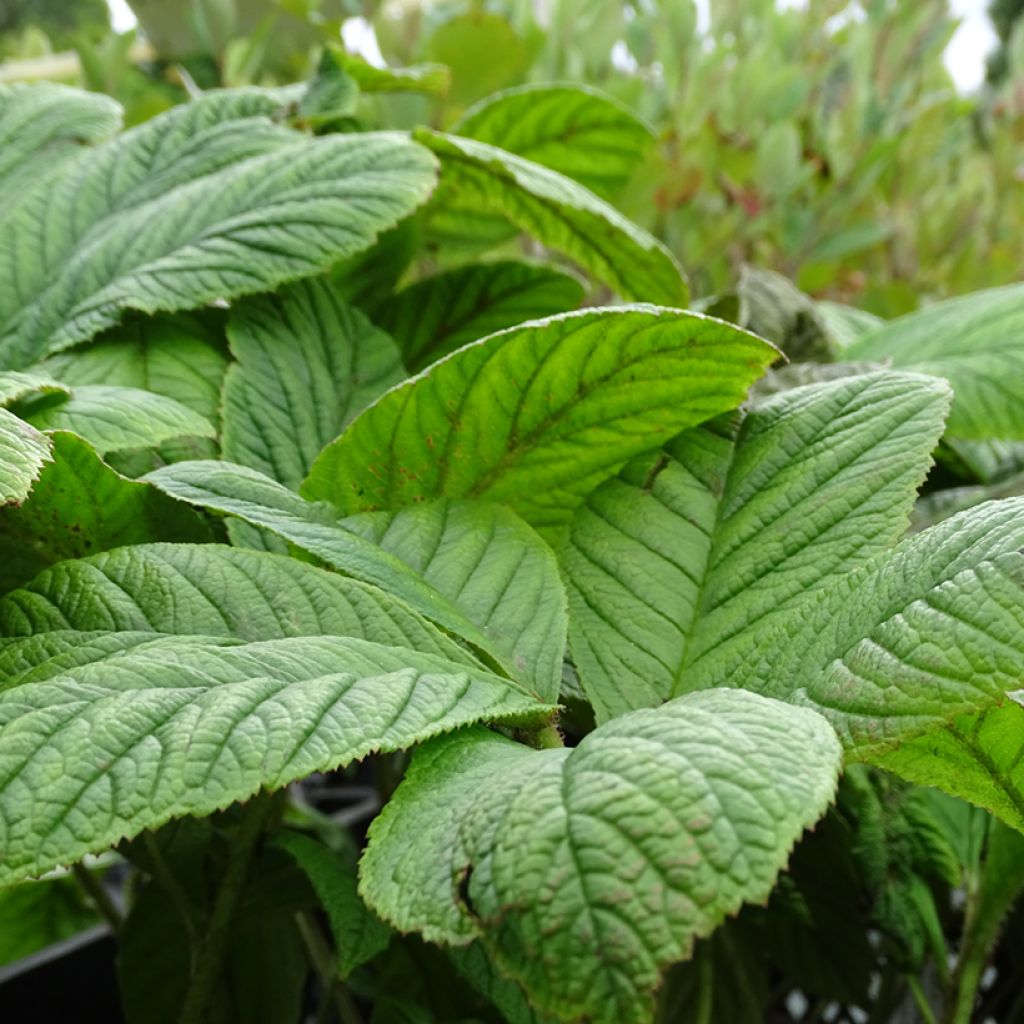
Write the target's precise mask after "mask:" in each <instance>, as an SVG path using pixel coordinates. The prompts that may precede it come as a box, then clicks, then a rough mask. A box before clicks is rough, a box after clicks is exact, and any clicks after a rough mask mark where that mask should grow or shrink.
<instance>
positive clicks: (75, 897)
mask: <svg viewBox="0 0 1024 1024" xmlns="http://www.w3.org/2000/svg"><path fill="white" fill-rule="evenodd" d="M99 923H100V922H99V919H98V918H97V916H96V912H95V911H94V910H93V909H92V907H90V906H89V904H88V903H87V902H86V900H85V898H84V896H83V894H82V890H81V887H80V886H79V884H78V882H77V881H76V880H75V879H74V878H70V877H65V878H51V879H48V880H47V881H45V882H31V883H29V884H26V885H19V886H16V887H15V888H13V889H5V890H3V891H2V892H0V967H3V966H5V965H6V964H8V963H10V962H11V961H12V960H20V959H21V958H22V957H25V956H29V955H30V954H32V953H37V952H39V950H41V949H44V948H45V947H46V946H50V945H53V944H54V943H57V942H61V941H63V940H64V939H70V938H71V937H72V936H74V935H78V934H79V933H80V932H84V931H85V930H86V929H87V928H89V927H90V926H92V925H97V924H99Z"/></svg>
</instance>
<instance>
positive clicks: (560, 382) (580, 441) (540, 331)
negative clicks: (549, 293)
mask: <svg viewBox="0 0 1024 1024" xmlns="http://www.w3.org/2000/svg"><path fill="white" fill-rule="evenodd" d="M776 354H777V353H776V350H775V349H774V348H772V347H771V346H770V345H769V344H768V343H767V342H764V341H761V340H760V339H758V338H755V337H754V336H753V335H750V334H747V333H746V332H744V331H741V330H739V329H738V328H736V327H733V326H731V325H729V324H726V323H723V322H721V321H717V320H712V319H709V318H707V317H702V316H700V315H698V314H694V313H683V312H679V311H674V310H666V309H659V308H657V307H652V306H632V307H624V308H614V309H602V310H585V311H582V312H579V313H568V314H563V315H562V316H557V317H551V318H550V319H548V320H538V321H533V322H531V323H527V324H524V325H522V326H520V327H516V328H512V329H510V330H507V331H503V332H501V333H499V334H494V335H491V336H490V337H489V338H485V339H484V340H482V341H480V342H478V343H477V344H475V345H469V346H467V347H466V348H463V349H461V350H459V351H458V352H457V353H454V354H453V355H452V356H451V357H450V358H448V359H446V360H443V361H442V362H440V363H437V364H435V365H434V366H432V367H430V368H429V369H428V370H426V371H425V372H424V373H422V374H421V375H420V376H419V377H416V378H414V379H412V380H410V381H407V382H406V383H404V384H402V385H400V386H399V387H397V388H394V389H392V390H391V391H389V392H388V393H387V394H386V395H384V397H383V398H381V399H380V400H379V401H378V402H377V403H376V404H374V405H373V406H371V407H370V408H369V409H368V410H367V411H366V412H365V413H363V415H362V416H360V417H359V418H358V419H357V420H356V421H355V422H354V423H353V424H352V425H351V426H350V427H349V428H348V430H347V431H346V432H345V433H344V434H343V435H342V436H341V437H340V438H339V439H338V440H337V441H335V442H334V443H332V444H330V445H328V446H327V447H326V448H325V449H324V451H323V453H322V454H321V455H320V457H319V458H318V459H317V461H316V462H315V463H314V465H313V469H312V470H311V472H310V475H309V477H308V478H307V480H306V482H305V484H304V485H303V492H304V493H305V494H306V495H307V496H308V497H310V498H314V499H321V500H326V501H330V502H331V503H333V504H334V505H335V506H336V507H337V508H339V509H340V510H341V511H342V512H359V511H364V510H372V509H381V508H384V509H387V508H391V509H393V508H398V507H401V506H403V505H408V504H412V503H414V502H417V501H422V500H424V499H427V498H435V497H442V496H450V497H470V498H482V499H486V500H490V501H495V502H500V503H502V504H506V505H509V506H510V507H512V508H513V509H514V510H515V511H516V512H518V513H519V514H520V515H521V516H522V517H523V518H524V519H526V521H527V522H529V523H530V524H531V525H533V526H535V527H538V528H549V529H557V528H559V527H561V526H563V525H564V524H565V523H566V521H567V520H568V519H569V517H570V516H571V513H572V510H573V508H575V506H577V505H578V504H579V503H580V502H581V501H582V499H583V498H584V496H585V495H586V494H587V493H588V492H589V491H591V490H593V489H594V487H596V486H597V485H598V484H600V483H601V482H602V481H603V480H605V479H607V478H608V477H610V476H612V475H613V474H614V473H616V472H617V471H618V469H619V468H620V467H621V466H622V465H623V464H624V463H625V462H626V461H627V460H628V459H629V458H631V457H633V456H635V455H637V454H639V453H640V452H642V451H645V450H647V449H650V448H653V447H654V446H656V445H658V444H660V443H662V442H663V441H665V440H667V439H668V438H669V437H671V436H673V435H675V434H676V433H678V432H679V431H680V430H682V429H684V428H686V427H688V426H692V425H695V424H697V423H700V422H702V421H703V420H706V419H708V418H710V417H711V416H714V415H716V414H718V413H721V412H724V411H725V410H727V409H731V408H733V407H734V406H736V405H738V404H739V403H740V402H741V401H742V400H743V397H744V395H745V394H746V391H747V388H748V387H749V386H750V384H751V383H752V381H754V380H755V379H756V378H757V377H758V375H759V374H760V373H761V371H762V369H763V368H764V366H765V365H766V364H767V363H769V362H771V360H772V359H773V358H774V357H775V356H776Z"/></svg>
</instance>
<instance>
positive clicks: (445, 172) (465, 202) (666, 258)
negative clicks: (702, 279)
mask: <svg viewBox="0 0 1024 1024" xmlns="http://www.w3.org/2000/svg"><path fill="white" fill-rule="evenodd" d="M413 136H414V138H415V139H416V140H417V141H418V142H420V143H422V144H423V145H424V146H426V147H427V148H428V149H431V150H432V151H433V152H434V153H436V154H437V155H438V157H440V159H441V167H442V187H443V189H445V190H446V191H447V192H449V193H450V194H451V195H453V196H454V197H455V199H456V201H457V202H458V204H459V210H460V213H461V214H462V215H463V216H464V217H469V218H470V219H471V218H472V216H473V213H474V211H480V212H481V213H484V214H489V215H491V216H500V217H503V218H505V219H507V220H508V221H510V222H511V223H512V224H513V225H515V227H517V228H519V229H520V230H521V231H525V232H527V233H528V234H530V235H533V236H534V237H535V238H536V239H537V240H538V241H540V242H542V243H543V244H544V245H546V246H547V247H548V248H549V249H553V250H554V251H556V252H560V253H562V254H563V255H564V256H567V257H568V258H569V259H571V260H572V261H573V262H574V263H576V264H578V265H579V266H580V267H582V268H583V269H584V270H586V271H587V272H588V273H590V274H593V275H594V277H596V278H597V279H598V280H599V281H601V282H602V283H604V284H606V285H608V286H609V287H610V288H612V289H614V291H616V292H617V293H618V294H619V295H620V296H622V298H624V299H627V300H629V299H639V300H643V301H645V302H658V303H662V304H664V305H666V306H685V305H686V303H687V301H688V299H689V289H688V288H687V285H686V280H685V278H684V276H683V272H682V270H681V269H680V267H679V265H678V264H677V263H676V261H675V258H674V257H673V256H672V254H671V253H670V252H669V251H668V249H666V248H665V247H664V246H663V245H662V244H661V242H659V241H658V240H657V239H655V238H654V237H653V236H652V235H649V234H647V232H646V231H644V230H642V229H641V228H639V227H637V226H636V225H635V224H633V223H632V222H631V221H629V220H627V219H626V218H625V217H623V216H622V214H621V213H619V212H618V210H616V209H615V208H614V207H613V206H610V205H609V204H608V203H606V202H605V201H604V200H603V199H599V198H598V197H597V196H595V195H594V193H593V192H590V191H588V190H587V189H586V188H584V187H583V186H582V185H580V184H578V183H577V182H575V181H573V180H572V179H571V178H567V177H565V176H564V175H562V174H559V173H558V172H557V171H552V170H550V169H549V168H547V167H543V166H542V165H541V164H537V163H533V161H531V160H525V159H523V157H520V156H516V155H514V154H513V153H507V152H505V151H504V150H502V149H498V148H497V147H496V146H490V145H488V144H487V143H485V142H477V141H476V140H475V139H464V138H460V137H459V136H457V135H445V134H443V133H441V132H435V131H432V130H430V129H429V128H418V129H416V131H415V132H414V133H413ZM443 195H444V193H441V196H442V198H443ZM439 202H440V200H439Z"/></svg>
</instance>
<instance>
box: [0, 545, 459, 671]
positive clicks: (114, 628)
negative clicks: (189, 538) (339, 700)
mask: <svg viewBox="0 0 1024 1024" xmlns="http://www.w3.org/2000/svg"><path fill="white" fill-rule="evenodd" d="M67 630H78V631H81V632H95V631H97V630H107V631H110V632H118V633H147V632H148V633H159V634H164V633H166V634H171V635H177V636H206V637H211V636H223V637H232V638H234V639H237V640H271V639H276V638H279V637H289V636H320V635H327V636H350V637H356V638H362V639H364V640H373V641H374V642H376V643H382V644H388V645H389V646H392V647H408V648H410V649H412V650H419V651H424V652H426V653H430V654H437V655H440V656H443V657H446V658H448V659H449V660H451V661H460V660H462V661H465V662H466V663H467V664H470V665H473V664H477V663H476V662H475V661H474V659H473V658H472V656H471V655H470V654H469V652H468V651H466V650H465V649H463V648H460V647H459V646H458V645H457V644H456V643H455V642H454V641H452V640H450V639H449V638H448V637H446V636H445V635H444V634H443V633H441V632H440V631H438V630H437V629H435V628H434V627H432V626H431V625H429V623H427V622H426V621H424V620H423V619H422V618H421V617H420V616H418V615H416V614H415V612H413V611H411V610H410V609H409V608H407V607H406V606H405V605H404V604H402V603H401V602H400V601H398V600H396V599H395V598H393V597H391V596H390V595H389V594H386V593H385V592H384V591H382V590H380V589H378V588H377V587H372V586H369V585H368V584H366V583H361V582H359V581H357V580H353V579H349V578H346V577H344V576H339V575H337V574H336V573H332V572H327V571H325V570H323V569H318V568H316V567H315V566H312V565H309V564H308V563H305V562H299V561H296V560H295V559H294V558H288V557H286V556H284V555H273V554H267V553H266V552H257V551H245V550H242V549H240V548H231V547H223V546H221V545H217V544H198V545H195V544H141V545H133V546H130V547H123V548H118V549H116V550H114V551H107V552H103V553H101V554H98V555H93V556H91V557H90V558H85V559H81V560H76V559H71V560H67V561H63V562H59V563H58V564H57V565H54V566H53V567H51V568H50V569H47V570H46V571H45V572H43V573H41V574H40V575H39V576H37V577H36V578H35V579H34V580H32V581H31V582H30V583H27V584H25V586H24V587H22V588H20V589H18V590H14V591H12V592H11V593H9V594H7V595H6V596H4V597H2V598H0V636H2V637H4V638H5V639H2V640H0V648H2V647H4V646H6V645H7V643H8V642H9V641H10V640H11V639H13V638H17V637H30V636H33V635H34V636H42V635H43V634H47V633H53V632H64V631H67ZM56 639H57V643H56V644H55V645H54V648H53V651H54V653H59V651H60V649H61V648H62V647H63V644H64V640H65V639H66V638H65V637H63V636H61V637H58V638H56ZM130 642H134V641H130Z"/></svg>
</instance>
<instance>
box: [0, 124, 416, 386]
mask: <svg viewBox="0 0 1024 1024" xmlns="http://www.w3.org/2000/svg"><path fill="white" fill-rule="evenodd" d="M172 113H173V112H172ZM171 117H172V114H167V115H164V117H162V118H156V119H154V120H153V121H151V122H149V123H148V124H147V125H145V126H143V127H142V128H140V129H137V130H136V131H137V133H138V134H136V133H133V132H128V133H126V134H125V135H124V136H122V137H121V139H119V140H116V141H115V142H114V143H111V144H110V146H109V147H106V148H102V149H101V150H97V151H96V152H95V153H86V154H84V155H83V156H82V157H81V158H79V159H78V160H76V161H75V162H74V163H73V164H70V165H68V166H67V167H66V168H65V169H64V170H63V171H62V172H61V176H60V179H59V180H57V181H56V182H55V183H54V185H53V188H52V189H50V190H47V191H48V195H47V197H46V198H47V199H48V200H50V202H49V203H48V204H47V206H46V210H45V213H46V215H45V217H41V216H40V214H41V212H42V211H41V210H40V209H39V208H38V207H37V205H36V204H35V203H33V202H26V203H23V204H22V206H21V207H19V209H18V210H16V211H15V215H14V217H13V218H12V220H10V221H9V222H7V223H6V224H0V249H2V250H3V252H4V253H5V255H6V256H7V257H8V258H9V259H10V260H11V261H12V262H16V264H17V266H18V273H17V275H16V277H15V279H14V281H13V282H10V283H8V284H7V285H6V286H4V285H0V363H2V364H3V365H7V366H11V367H13V368H18V367H20V366H22V365H24V364H25V363H26V362H31V361H33V360H35V359H38V358H40V357H42V356H45V355H47V354H51V353H53V352H55V351H58V350H60V349H63V348H67V347H69V346H71V345H73V344H75V343H76V342H80V341H84V340H86V339H88V338H89V337H91V336H92V335H94V334H96V333H97V332H98V331H100V330H102V329H103V328H104V327H109V326H111V325H112V324H114V323H116V322H117V320H118V318H119V317H120V315H121V313H122V312H123V311H124V310H125V309H138V310H142V311H143V312H147V313H153V312H158V311H161V310H163V311H173V310H178V309H189V308H194V307H196V306H201V305H203V304H205V303H208V302H211V301H213V300H215V299H225V298H234V297H236V296H239V295H244V294H247V293H250V292H257V291H262V290H265V289H270V288H273V287H274V286H275V285H278V284H280V283H282V282H284V281H289V280H293V279H295V278H299V277H305V276H309V275H312V274H315V273H317V272H319V271H322V270H325V269H326V268H327V267H328V266H329V265H330V264H331V263H333V262H335V261H336V260H338V259H340V258H342V257H345V256H349V255H352V254H354V253H356V252H358V251H360V250H362V249H365V248H366V247H368V246H369V245H370V244H372V242H373V241H374V239H375V238H376V237H377V235H378V234H379V233H380V232H381V231H382V230H384V229H386V228H388V227H391V226H392V225H394V224H395V223H397V222H398V221H399V220H401V219H402V218H403V217H405V216H407V215H408V214H409V213H411V212H412V211H413V210H414V209H415V208H416V207H417V206H419V205H420V204H421V203H422V202H423V201H424V200H425V199H426V197H427V196H428V195H429V193H430V191H431V189H432V187H433V182H434V161H433V159H432V158H431V157H430V155H429V154H427V153H425V152H424V151H423V149H422V147H419V146H416V145H415V144H413V143H412V142H410V141H409V140H408V139H407V138H406V137H404V136H401V135H398V134H392V133H386V132H381V133H365V134H361V135H359V136H358V137H355V136H330V137H324V138H318V139H309V138H307V137H305V136H303V135H301V134H299V133H296V132H288V131H287V130H285V129H282V128H278V127H276V126H274V125H271V124H269V123H263V122H260V121H251V120H250V121H246V120H235V121H229V122H226V123H224V124H222V125H220V126H219V128H211V129H209V130H208V132H207V133H206V134H207V135H209V137H208V138H206V139H205V141H206V143H207V145H208V147H209V154H206V153H203V154H201V155H197V151H196V150H195V149H194V147H195V146H196V145H197V141H198V140H199V139H200V138H202V137H203V136H204V133H203V132H202V131H200V132H197V133H196V134H195V135H193V136H192V137H191V138H189V139H188V141H187V146H188V147H189V152H186V153H184V154H179V155H178V156H179V159H178V160H176V161H175V163H174V164H173V166H170V167H167V168H166V174H164V175H161V174H160V173H159V172H158V171H156V172H153V171H151V173H150V177H149V179H148V180H147V181H145V182H140V181H133V182H132V183H131V186H133V187H128V188H123V187H122V188H114V189H108V188H107V180H106V179H107V175H110V174H113V175H115V177H116V175H117V171H118V169H119V168H120V166H121V164H120V162H118V161H117V160H115V161H114V163H113V165H112V164H111V159H110V158H111V156H115V157H118V158H120V160H132V159H133V158H134V157H135V156H136V151H137V150H140V149H143V148H145V146H152V145H153V144H154V140H153V139H152V137H151V136H152V133H153V132H154V131H157V130H159V127H160V124H161V122H162V121H164V120H165V118H171ZM182 117H183V115H178V119H177V121H175V122H173V123H172V124H171V126H170V127H171V128H172V129H173V128H177V127H178V122H179V121H181V120H182ZM246 131H248V133H249V134H248V135H246V134H245V132H246ZM168 134H169V135H173V134H174V132H173V131H169V132H168ZM250 135H251V136H252V138H250V137H249V136H250ZM222 136H223V137H225V138H222ZM225 139H226V141H225ZM261 139H262V140H263V141H262V142H260V141H259V140H261ZM161 144H162V145H167V144H168V143H167V142H166V141H165V140H161ZM147 155H149V154H148V153H143V154H142V156H143V159H136V160H135V163H136V164H138V165H141V164H143V163H145V159H144V157H145V156H147ZM150 162H151V163H152V162H153V161H150ZM135 171H136V167H135V166H133V167H132V170H131V171H129V172H127V174H126V176H129V177H130V176H131V175H133V174H134V173H135ZM161 179H162V180H161ZM101 183H102V186H103V189H104V194H103V195H101V196H97V195H96V193H97V191H98V189H99V187H100V185H101ZM158 184H159V185H161V186H162V187H161V188H157V187H156V186H157V185H158ZM49 193H52V195H50V194H49ZM108 193H112V194H108ZM57 232H60V233H62V238H61V239H60V241H59V242H58V243H56V245H55V250H56V251H51V249H50V247H49V245H48V242H49V236H50V234H52V233H57ZM21 264H26V265H27V269H25V270H22V269H21ZM0 266H2V264H0Z"/></svg>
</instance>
